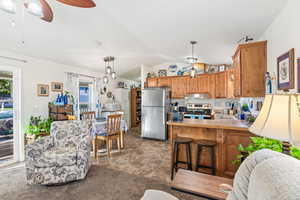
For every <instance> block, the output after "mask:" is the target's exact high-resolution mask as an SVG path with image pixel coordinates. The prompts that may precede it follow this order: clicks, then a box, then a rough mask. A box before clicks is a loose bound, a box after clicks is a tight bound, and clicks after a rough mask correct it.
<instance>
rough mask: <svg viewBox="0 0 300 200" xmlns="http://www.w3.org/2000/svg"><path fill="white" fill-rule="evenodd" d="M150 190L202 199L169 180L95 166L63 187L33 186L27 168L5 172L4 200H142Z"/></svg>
mask: <svg viewBox="0 0 300 200" xmlns="http://www.w3.org/2000/svg"><path fill="white" fill-rule="evenodd" d="M147 189H156V190H162V191H166V192H168V193H171V194H173V195H174V196H176V197H178V198H180V199H181V200H194V199H201V198H196V197H194V196H191V195H188V194H183V193H179V192H176V191H173V190H171V189H170V187H169V186H168V185H167V184H166V183H162V182H160V181H157V180H153V179H149V178H145V177H141V176H135V175H132V174H128V173H125V172H120V171H116V170H112V169H107V168H101V167H99V166H95V165H93V166H92V167H91V169H90V171H89V173H88V175H87V177H86V179H84V180H82V181H77V182H73V183H69V184H66V185H62V186H30V185H27V184H26V180H25V170H24V168H23V167H22V168H21V169H17V170H12V171H10V172H6V173H4V174H1V183H0V198H1V200H139V199H141V197H142V196H143V193H144V192H145V190H147Z"/></svg>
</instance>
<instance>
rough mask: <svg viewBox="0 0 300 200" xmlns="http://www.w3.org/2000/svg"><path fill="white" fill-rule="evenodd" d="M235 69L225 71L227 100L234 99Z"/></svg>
mask: <svg viewBox="0 0 300 200" xmlns="http://www.w3.org/2000/svg"><path fill="white" fill-rule="evenodd" d="M234 79H235V68H231V69H229V70H228V71H227V98H234Z"/></svg>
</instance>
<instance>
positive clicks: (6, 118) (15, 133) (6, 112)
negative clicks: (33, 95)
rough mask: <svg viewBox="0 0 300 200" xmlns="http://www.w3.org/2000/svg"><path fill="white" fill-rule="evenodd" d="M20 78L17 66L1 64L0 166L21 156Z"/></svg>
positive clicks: (17, 159) (15, 160)
mask: <svg viewBox="0 0 300 200" xmlns="http://www.w3.org/2000/svg"><path fill="white" fill-rule="evenodd" d="M19 80H20V72H19V70H18V69H17V68H13V67H3V66H0V166H3V165H7V164H11V163H14V162H17V161H19V160H20V158H21V156H20V155H21V151H20V150H21V148H20V145H21V140H20V139H21V136H20V134H19V127H20V117H19V111H20V96H21V92H20V85H19V84H20V81H19Z"/></svg>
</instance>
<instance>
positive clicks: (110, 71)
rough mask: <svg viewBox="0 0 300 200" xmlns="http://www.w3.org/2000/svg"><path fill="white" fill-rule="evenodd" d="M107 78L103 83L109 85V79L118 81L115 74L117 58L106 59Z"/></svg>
mask: <svg viewBox="0 0 300 200" xmlns="http://www.w3.org/2000/svg"><path fill="white" fill-rule="evenodd" d="M103 60H104V66H105V76H104V77H103V83H104V84H108V82H109V78H110V77H111V78H112V79H113V80H115V79H117V73H116V72H115V60H116V59H115V57H113V56H107V57H104V59H103Z"/></svg>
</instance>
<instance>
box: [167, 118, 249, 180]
mask: <svg viewBox="0 0 300 200" xmlns="http://www.w3.org/2000/svg"><path fill="white" fill-rule="evenodd" d="M167 125H168V134H169V140H170V148H171V155H170V156H172V155H173V140H174V138H176V137H186V138H191V139H192V140H193V143H192V146H191V152H192V167H193V169H195V166H196V151H197V147H196V146H197V145H196V144H195V142H196V141H197V140H203V139H204V140H210V141H214V142H216V144H217V145H216V147H215V148H216V149H215V158H216V175H218V176H223V177H229V178H232V177H233V176H234V174H235V172H236V170H237V169H238V165H236V164H234V163H233V161H234V160H235V159H236V156H237V155H238V154H239V151H238V149H237V147H238V145H239V144H242V145H248V144H249V143H250V137H252V136H254V135H253V134H252V133H250V132H249V131H248V128H249V126H248V124H246V123H245V122H242V121H239V120H233V119H216V120H196V119H185V120H184V121H182V122H174V121H168V122H167ZM179 159H181V160H185V148H184V147H182V148H181V149H180V151H179ZM201 160H202V161H201V165H211V162H212V161H211V156H210V151H209V150H207V149H206V148H204V150H203V154H202V156H201ZM205 170H206V169H204V171H205Z"/></svg>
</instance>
